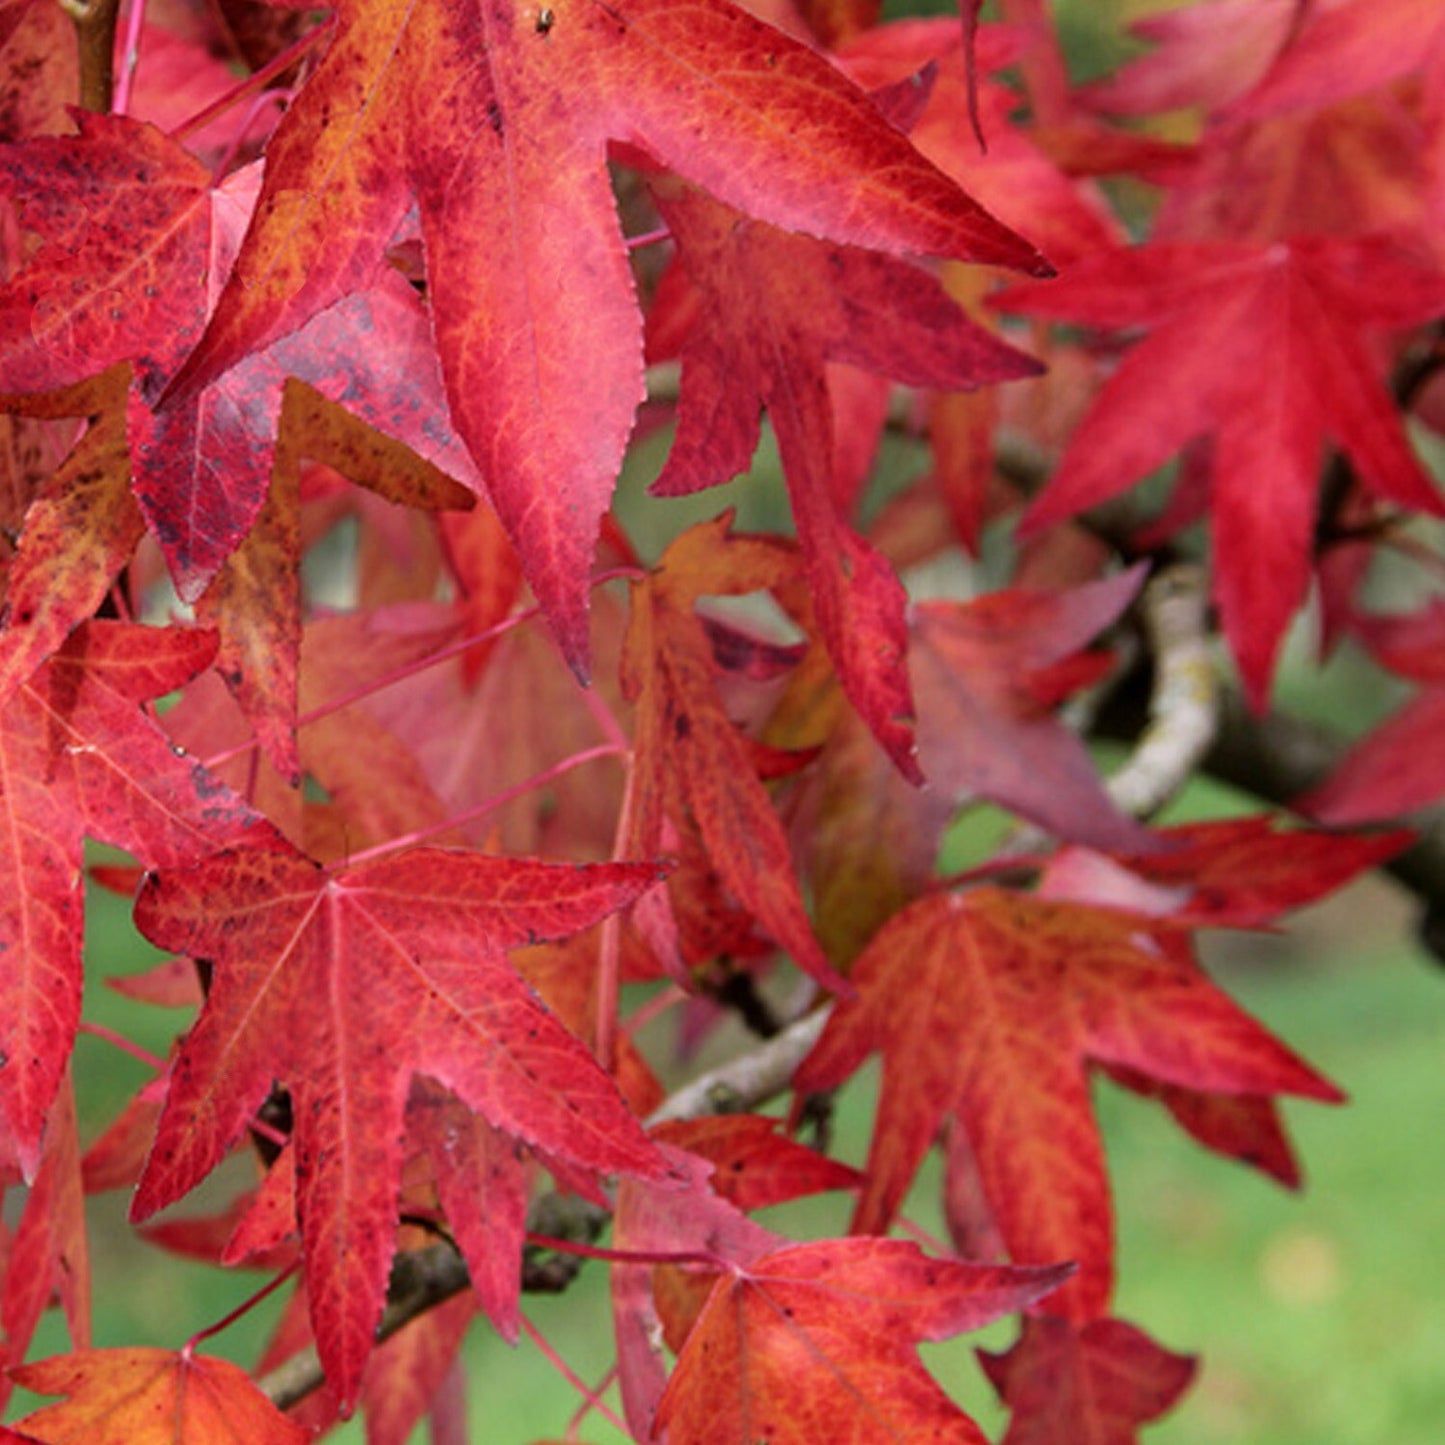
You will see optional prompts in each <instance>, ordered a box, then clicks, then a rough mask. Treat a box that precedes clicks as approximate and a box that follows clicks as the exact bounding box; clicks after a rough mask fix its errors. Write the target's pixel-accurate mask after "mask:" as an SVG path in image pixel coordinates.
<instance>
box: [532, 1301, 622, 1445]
mask: <svg viewBox="0 0 1445 1445" xmlns="http://www.w3.org/2000/svg"><path fill="white" fill-rule="evenodd" d="M522 1328H523V1329H524V1330H526V1332H527V1337H528V1339H530V1340H531V1341H532V1343H533V1344H534V1345H536V1347H537V1348H538V1349H539V1350H541V1352H542V1353H543V1355H545V1356H546V1358H547V1362H548V1364H550V1365H551V1366H552V1368H553V1369H554V1370H556V1371H557V1373H558V1374H559V1375H561V1376H562V1378H563V1379H564V1380H566V1381H567V1383H568V1384H569V1385H571V1386H572V1388H573V1389H574V1390H576V1391H577V1393H578V1394H579V1395H581V1396H582V1398H583V1400H584V1401H585V1402H586V1406H585V1409H584V1410H583V1412H582V1413H583V1414H585V1413H586V1411H587V1410H596V1411H597V1413H598V1414H599V1415H601V1416H602V1418H603V1419H604V1420H606V1421H607V1423H608V1424H609V1425H612V1426H614V1427H615V1428H616V1429H618V1430H620V1431H622V1433H623V1434H624V1435H626V1434H627V1426H626V1425H624V1424H623V1423H622V1421H621V1420H620V1419H619V1418H618V1416H617V1414H616V1412H615V1411H614V1410H613V1409H612V1408H611V1407H610V1406H609V1405H607V1404H606V1403H605V1402H604V1401H603V1400H602V1398H601V1397H600V1396H599V1395H598V1393H597V1392H596V1391H595V1390H593V1389H592V1387H591V1386H590V1385H588V1383H587V1381H586V1380H584V1379H583V1378H582V1377H581V1376H580V1375H579V1374H578V1373H577V1372H576V1371H575V1370H574V1369H573V1368H572V1367H571V1365H569V1364H568V1363H567V1361H566V1360H564V1359H563V1358H562V1356H561V1355H559V1354H558V1353H557V1351H556V1350H554V1349H553V1348H552V1346H551V1345H550V1344H548V1342H547V1339H546V1336H544V1335H543V1333H542V1331H541V1330H539V1329H538V1328H537V1326H536V1325H534V1324H533V1323H532V1321H531V1320H529V1319H528V1318H527V1316H526V1315H523V1316H522ZM604 1388H605V1387H604Z"/></svg>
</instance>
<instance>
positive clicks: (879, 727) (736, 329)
mask: <svg viewBox="0 0 1445 1445" xmlns="http://www.w3.org/2000/svg"><path fill="white" fill-rule="evenodd" d="M651 189H652V194H653V197H654V199H655V201H656V202H657V207H658V210H659V212H660V213H661V215H662V218H663V220H664V221H665V222H666V224H667V226H668V228H669V230H671V232H672V235H673V238H674V240H675V241H676V243H677V247H678V257H679V263H680V264H681V266H682V267H683V268H684V270H685V271H686V272H687V275H688V276H689V278H690V279H691V281H692V284H693V286H694V287H695V288H696V289H697V291H698V292H699V293H700V296H701V298H702V304H701V306H700V307H699V308H698V311H697V319H696V322H695V324H694V326H693V327H692V328H691V329H690V331H689V332H688V334H687V335H686V337H685V338H684V340H683V342H682V395H681V400H680V403H679V406H678V428H677V436H676V439H675V440H674V442H673V446H672V451H671V453H670V455H669V456H668V461H667V465H666V466H665V467H664V468H663V471H662V474H661V476H659V477H658V479H657V481H656V482H655V483H653V487H652V490H653V491H654V492H655V493H657V494H658V495H661V496H672V495H676V494H679V493H686V492H693V491H697V490H698V489H699V488H702V487H707V486H712V485H714V484H716V483H719V482H725V481H728V480H730V479H731V478H732V477H733V476H735V475H737V474H738V473H739V472H742V471H745V470H746V469H747V467H748V466H749V465H750V464H751V461H752V457H753V453H754V451H755V450H756V449H757V444H758V430H759V415H760V412H761V411H762V410H763V409H766V410H767V412H768V415H769V416H770V417H771V419H772V423H773V430H774V432H775V434H776V436H777V440H778V449H779V452H780V453H781V455H782V462H783V471H784V474H785V475H786V477H787V481H788V490H789V494H790V495H791V497H792V503H793V516H794V519H795V521H796V523H797V528H798V537H799V540H800V542H801V543H802V547H803V557H804V562H805V568H806V573H807V578H808V583H809V590H810V592H811V594H812V598H813V605H814V607H815V608H816V609H817V614H818V621H819V625H820V627H821V630H822V633H823V637H824V640H825V641H826V642H827V645H828V650H829V652H830V653H831V655H832V656H833V658H834V660H835V662H836V665H837V667H838V672H839V676H840V677H841V679H842V682H843V687H844V689H845V691H846V692H847V693H848V696H849V698H850V700H851V701H852V702H853V704H854V706H855V707H856V708H857V709H858V711H859V712H860V713H861V714H862V716H863V717H864V719H865V720H866V721H867V723H868V725H869V727H871V728H872V730H873V732H874V734H875V735H876V736H877V738H878V740H879V741H880V742H881V743H882V744H883V746H884V747H885V748H886V749H887V750H888V753H889V756H890V757H892V759H893V761H894V762H895V763H896V764H897V765H898V767H899V768H900V769H901V770H902V771H903V773H904V774H905V776H907V777H909V778H910V779H911V780H912V781H914V782H921V781H922V774H921V773H920V772H919V770H918V764H917V762H916V760H915V758H914V755H913V729H912V716H913V703H912V698H911V697H910V696H909V691H908V674H907V669H906V666H905V663H904V652H905V648H906V645H907V629H906V625H905V622H904V615H903V613H904V605H905V602H906V600H907V599H906V595H905V593H904V590H903V586H902V584H901V583H900V582H899V581H898V579H897V577H895V576H894V574H893V570H892V568H891V567H889V566H888V564H887V562H886V561H885V560H884V559H883V557H882V556H881V555H880V554H879V553H878V552H876V551H875V550H874V549H873V548H872V547H870V546H869V545H868V544H867V543H866V542H864V541H863V539H862V538H861V537H859V536H858V535H857V534H856V533H855V532H854V531H853V530H852V529H851V528H850V527H849V526H848V524H847V522H846V521H845V520H844V518H843V516H841V515H840V512H839V508H838V505H837V502H836V501H835V499H834V497H833V496H831V495H830V489H831V472H832V465H833V454H834V422H833V413H832V407H831V404H830V401H829V396H828V387H827V381H826V374H825V363H826V362H829V361H840V362H846V363H848V364H849V365H852V366H857V367H862V368H865V369H866V370H868V371H870V372H875V373H877V374H878V375H880V376H886V377H890V378H892V379H894V380H897V381H901V382H905V383H907V384H909V385H911V386H928V387H937V388H940V389H943V390H950V391H956V390H965V389H972V388H974V387H978V386H982V385H985V384H987V383H990V382H998V381H1006V380H1009V379H1012V378H1017V377H1021V376H1031V375H1034V374H1036V373H1037V372H1038V370H1039V367H1038V364H1037V363H1036V362H1034V361H1033V360H1032V359H1031V358H1029V357H1026V356H1024V355H1023V354H1022V353H1021V352H1017V351H1015V350H1014V349H1013V348H1012V347H1010V346H1007V345H1005V344H1004V343H1003V342H1002V341H1000V340H998V339H997V338H996V337H994V336H993V335H992V334H991V333H989V332H987V331H985V330H984V329H983V328H982V327H979V326H976V325H975V324H974V323H972V322H971V321H969V320H968V318H967V317H966V316H965V315H964V314H963V312H962V310H960V308H959V307H958V306H957V305H956V304H955V303H954V302H953V301H951V300H950V299H949V297H948V295H947V293H946V292H945V291H944V290H943V288H942V287H941V286H940V285H939V283H938V282H937V280H935V279H934V278H933V277H932V276H930V275H928V274H927V273H926V272H923V271H920V270H919V269H917V268H916V267H914V266H912V265H910V264H908V263H907V262H904V261H900V260H898V259H896V258H894V257H890V256H882V255H878V254H876V253H872V252H866V251H859V250H857V249H854V248H852V247H846V246H836V245H828V244H826V243H824V242H821V241H817V240H814V239H812V238H810V237H807V236H797V235H791V234H789V233H787V232H784V231H780V230H778V229H777V228H776V227H773V226H768V225H765V224H763V223H761V222H750V221H749V220H747V218H746V217H744V216H741V215H739V214H738V213H737V212H736V211H734V210H732V209H731V208H730V207H727V206H724V205H722V204H721V203H719V202H717V201H714V200H712V199H710V198H709V197H708V196H706V195H705V194H704V193H703V192H701V191H699V190H698V189H697V188H696V187H693V186H689V185H687V184H685V183H684V182H682V181H679V180H677V179H675V178H672V177H664V178H660V179H657V180H655V181H654V182H653V183H652V188H651Z"/></svg>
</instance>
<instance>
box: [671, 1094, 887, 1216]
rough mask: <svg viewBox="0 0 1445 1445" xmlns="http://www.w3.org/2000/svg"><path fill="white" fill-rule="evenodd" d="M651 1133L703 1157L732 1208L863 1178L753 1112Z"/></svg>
mask: <svg viewBox="0 0 1445 1445" xmlns="http://www.w3.org/2000/svg"><path fill="white" fill-rule="evenodd" d="M652 1137H653V1138H654V1139H657V1140H658V1141H659V1142H662V1143H666V1144H671V1145H672V1146H673V1147H674V1148H677V1149H686V1150H687V1151H688V1153H690V1154H696V1155H697V1156H698V1157H699V1158H702V1159H706V1160H707V1161H708V1162H709V1163H710V1164H712V1165H713V1168H714V1170H715V1172H714V1174H713V1176H712V1187H713V1189H714V1190H715V1191H716V1192H717V1194H718V1196H719V1197H720V1198H722V1199H726V1200H727V1201H728V1202H729V1203H730V1204H733V1205H736V1207H737V1208H739V1209H742V1210H746V1211H751V1210H754V1209H766V1208H767V1207H768V1206H769V1205H771V1204H783V1203H786V1202H787V1201H788V1200H790V1199H801V1198H803V1196H804V1195H807V1194H820V1193H822V1192H823V1191H824V1190H828V1189H851V1188H853V1187H854V1186H856V1185H857V1184H860V1183H861V1182H862V1179H863V1176H862V1175H861V1174H859V1173H858V1171H857V1170H856V1169H851V1168H849V1167H848V1165H846V1164H842V1163H839V1162H838V1161H837V1160H836V1159H829V1158H828V1157H827V1156H826V1155H823V1154H819V1153H817V1152H816V1151H814V1150H812V1149H807V1148H804V1147H803V1145H801V1144H799V1143H797V1142H796V1141H795V1140H793V1139H789V1138H788V1137H787V1136H786V1135H783V1134H779V1133H778V1120H776V1119H768V1118H763V1117H761V1116H760V1115H756V1114H721V1115H718V1116H716V1117H714V1118H706V1119H678V1120H674V1121H672V1122H670V1123H666V1124H658V1125H657V1126H655V1127H654V1128H653V1130H652Z"/></svg>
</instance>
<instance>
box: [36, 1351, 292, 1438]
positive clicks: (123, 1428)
mask: <svg viewBox="0 0 1445 1445" xmlns="http://www.w3.org/2000/svg"><path fill="white" fill-rule="evenodd" d="M14 1373H15V1378H16V1380H17V1381H18V1382H19V1383H20V1384H22V1385H24V1386H25V1388H26V1389H27V1390H34V1391H35V1392H36V1393H37V1394H41V1395H64V1396H66V1397H67V1398H66V1400H65V1402H64V1403H63V1404H59V1405H47V1406H45V1407H44V1408H43V1409H40V1410H36V1411H35V1412H34V1413H33V1414H30V1415H27V1416H25V1418H24V1419H23V1420H19V1421H17V1422H16V1425H15V1433H14V1434H13V1435H10V1436H9V1438H10V1439H13V1440H22V1441H23V1440H31V1441H36V1440H38V1441H45V1442H50V1445H65V1442H69V1441H73V1440H76V1439H78V1438H83V1439H85V1440H87V1441H89V1442H90V1445H305V1442H306V1441H308V1440H310V1439H311V1432H310V1431H309V1430H305V1429H303V1428H302V1427H301V1426H300V1425H297V1424H295V1423H294V1422H293V1421H290V1420H288V1419H287V1418H286V1417H285V1416H284V1415H283V1414H282V1413H281V1412H280V1411H279V1410H278V1409H277V1408H276V1407H275V1406H274V1405H273V1404H272V1403H271V1402H270V1401H269V1400H268V1399H267V1398H266V1397H265V1396H264V1395H263V1394H262V1393H261V1392H260V1391H259V1390H258V1389H257V1388H256V1386H255V1385H254V1384H253V1383H252V1382H251V1378H250V1376H248V1375H247V1374H246V1372H245V1371H244V1370H242V1369H241V1368H240V1367H239V1366H238V1365H233V1364H232V1363H231V1362H230V1361H229V1360H218V1359H214V1358H212V1357H211V1356H208V1355H195V1354H191V1353H190V1352H189V1351H184V1350H183V1351H179V1352H177V1351H174V1350H153V1349H129V1350H78V1351H76V1352H75V1353H74V1354H70V1355H57V1356H56V1357H55V1358H54V1359H50V1360H42V1361H40V1363H39V1364H34V1365H21V1366H20V1367H19V1368H18V1369H17V1370H15V1372H14Z"/></svg>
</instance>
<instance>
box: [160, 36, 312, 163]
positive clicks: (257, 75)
mask: <svg viewBox="0 0 1445 1445" xmlns="http://www.w3.org/2000/svg"><path fill="white" fill-rule="evenodd" d="M334 24H335V22H334V21H333V20H329V19H328V20H324V21H322V23H321V24H320V25H318V26H316V28H315V29H314V30H308V31H307V32H306V34H305V35H303V36H302V37H301V38H300V39H299V40H298V41H296V43H295V44H294V45H288V46H287V47H286V49H285V50H283V51H282V52H281V53H280V54H279V55H276V56H273V57H272V58H271V59H270V60H268V61H267V62H266V64H265V65H263V66H262V67H261V68H260V70H257V71H255V72H253V73H252V74H251V75H248V76H247V77H246V78H245V80H243V81H241V83H240V84H239V85H234V86H232V87H231V89H230V90H228V91H227V92H226V93H225V94H224V95H223V96H221V97H220V98H219V99H217V100H213V101H212V102H211V103H210V105H208V106H205V107H204V108H203V109H201V110H198V111H197V112H196V113H195V115H193V116H192V117H191V118H190V119H189V120H187V121H183V122H182V123H181V124H180V125H178V126H177V127H176V128H175V129H174V130H173V131H172V132H171V139H172V140H174V141H184V140H185V139H186V138H187V137H188V136H193V135H195V133H196V132H197V131H198V130H204V129H205V128H206V127H207V126H208V125H210V123H211V122H212V121H213V120H215V118H216V117H217V116H218V115H224V114H225V112H226V111H228V110H230V108H231V107H232V106H233V105H238V104H239V103H240V102H241V101H243V100H245V98H246V97H247V96H248V95H252V94H254V93H255V92H257V91H259V90H264V89H265V88H266V86H268V85H270V83H271V82H272V81H273V80H275V79H276V77H277V76H278V75H284V74H285V73H286V72H287V71H288V70H290V69H291V67H292V66H293V65H295V64H296V63H297V61H299V60H303V59H305V57H306V56H308V55H309V54H310V53H311V52H312V51H313V50H314V49H315V48H316V46H317V45H318V44H320V42H321V41H322V39H323V38H325V37H326V36H327V35H329V34H330V33H331V30H332V28H333V26H334Z"/></svg>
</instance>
